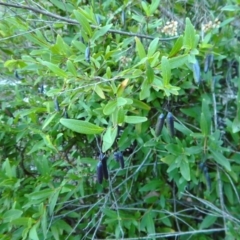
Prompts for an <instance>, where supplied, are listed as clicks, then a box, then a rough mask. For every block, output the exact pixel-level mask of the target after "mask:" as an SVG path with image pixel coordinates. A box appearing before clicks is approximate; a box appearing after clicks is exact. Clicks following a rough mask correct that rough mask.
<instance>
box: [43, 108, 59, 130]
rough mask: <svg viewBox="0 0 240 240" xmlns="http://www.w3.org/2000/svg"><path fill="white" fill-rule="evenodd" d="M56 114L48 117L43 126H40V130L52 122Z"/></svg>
mask: <svg viewBox="0 0 240 240" xmlns="http://www.w3.org/2000/svg"><path fill="white" fill-rule="evenodd" d="M57 114H58V113H57V112H56V113H53V114H52V115H49V116H48V117H47V118H46V119H45V120H44V122H43V125H42V130H44V129H45V128H46V127H47V126H48V125H49V124H50V123H51V122H52V121H53V119H54V118H55V117H56V115H57Z"/></svg>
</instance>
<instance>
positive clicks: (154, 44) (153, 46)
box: [148, 38, 159, 57]
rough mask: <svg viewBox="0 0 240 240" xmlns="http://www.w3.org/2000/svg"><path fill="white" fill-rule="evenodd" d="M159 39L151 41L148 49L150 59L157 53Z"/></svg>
mask: <svg viewBox="0 0 240 240" xmlns="http://www.w3.org/2000/svg"><path fill="white" fill-rule="evenodd" d="M158 42H159V38H155V39H153V40H152V41H151V43H150V44H149V47H148V57H152V56H153V54H154V53H155V52H156V50H157V47H158Z"/></svg>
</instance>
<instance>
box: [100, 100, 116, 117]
mask: <svg viewBox="0 0 240 240" xmlns="http://www.w3.org/2000/svg"><path fill="white" fill-rule="evenodd" d="M116 108H117V100H114V101H109V102H108V103H107V105H106V106H105V107H104V109H103V113H104V114H105V115H110V114H111V113H113V112H114V111H115V109H116Z"/></svg>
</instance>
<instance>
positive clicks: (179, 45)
mask: <svg viewBox="0 0 240 240" xmlns="http://www.w3.org/2000/svg"><path fill="white" fill-rule="evenodd" d="M182 46H183V36H180V37H179V38H178V39H177V41H176V42H175V44H174V45H173V48H172V50H171V52H170V53H169V57H173V56H175V55H176V54H177V53H178V52H179V51H180V50H181V48H182Z"/></svg>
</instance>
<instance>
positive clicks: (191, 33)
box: [183, 18, 195, 50]
mask: <svg viewBox="0 0 240 240" xmlns="http://www.w3.org/2000/svg"><path fill="white" fill-rule="evenodd" d="M183 45H184V47H185V48H186V49H188V50H191V49H193V48H194V47H195V29H194V27H193V25H192V23H191V21H190V19H189V18H186V25H185V31H184V36H183Z"/></svg>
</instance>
